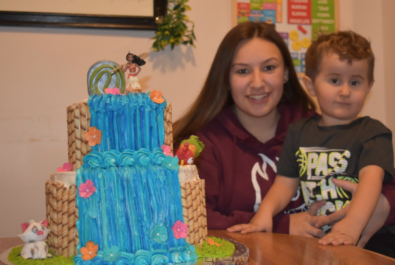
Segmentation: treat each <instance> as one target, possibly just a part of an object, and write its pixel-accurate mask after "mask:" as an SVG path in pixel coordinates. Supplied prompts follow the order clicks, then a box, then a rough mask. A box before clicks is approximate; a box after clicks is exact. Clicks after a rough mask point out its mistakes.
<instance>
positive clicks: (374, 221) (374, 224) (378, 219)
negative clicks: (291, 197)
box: [315, 179, 390, 247]
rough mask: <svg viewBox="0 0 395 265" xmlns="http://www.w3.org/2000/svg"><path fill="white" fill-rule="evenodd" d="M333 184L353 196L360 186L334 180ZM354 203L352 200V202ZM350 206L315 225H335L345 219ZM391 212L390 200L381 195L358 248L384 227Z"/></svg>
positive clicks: (319, 220) (321, 218)
mask: <svg viewBox="0 0 395 265" xmlns="http://www.w3.org/2000/svg"><path fill="white" fill-rule="evenodd" d="M332 181H333V183H334V184H335V185H336V186H338V187H341V188H343V189H345V190H348V191H350V192H351V193H352V194H353V195H354V193H355V191H356V190H357V187H358V184H356V183H352V182H350V181H345V180H339V179H332ZM351 203H352V200H351ZM348 208H349V207H348V205H347V206H346V207H344V208H343V209H341V210H339V211H337V212H334V213H333V214H330V215H328V216H325V217H320V218H319V219H318V221H317V222H316V223H315V227H317V228H318V227H322V226H324V225H328V224H334V223H336V222H338V221H340V220H342V219H343V218H344V216H346V214H347V211H348ZM389 212H390V205H389V202H388V200H387V199H386V198H385V196H384V195H383V194H380V198H379V201H378V203H377V205H376V209H375V210H374V212H373V214H372V216H371V218H370V219H369V222H368V224H367V225H366V227H365V229H364V230H363V232H362V234H361V237H360V239H359V241H358V243H357V247H364V246H365V245H366V243H367V242H368V241H369V239H370V238H371V237H372V236H373V235H374V234H375V233H376V232H377V231H378V230H379V229H380V228H381V227H382V226H383V225H384V223H385V220H387V217H388V214H389Z"/></svg>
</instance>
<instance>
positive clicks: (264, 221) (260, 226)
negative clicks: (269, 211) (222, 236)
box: [226, 215, 273, 234]
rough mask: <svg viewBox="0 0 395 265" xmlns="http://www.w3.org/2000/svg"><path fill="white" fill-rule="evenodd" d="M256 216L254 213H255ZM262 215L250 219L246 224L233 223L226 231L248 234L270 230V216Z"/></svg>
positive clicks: (271, 226) (271, 222) (271, 220)
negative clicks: (261, 216) (257, 218)
mask: <svg viewBox="0 0 395 265" xmlns="http://www.w3.org/2000/svg"><path fill="white" fill-rule="evenodd" d="M255 216H256V215H255ZM268 216H269V215H267V216H264V217H263V218H260V220H256V218H255V220H254V218H253V219H252V220H251V222H250V223H248V224H239V225H234V226H231V227H229V228H228V229H226V231H228V232H232V233H233V232H240V233H241V234H248V233H253V232H269V233H270V232H272V230H273V218H272V217H271V216H270V217H268Z"/></svg>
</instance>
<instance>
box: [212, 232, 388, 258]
mask: <svg viewBox="0 0 395 265" xmlns="http://www.w3.org/2000/svg"><path fill="white" fill-rule="evenodd" d="M209 235H211V236H219V237H226V238H231V239H233V240H236V241H238V242H240V243H243V244H244V245H246V246H247V247H248V248H249V249H250V258H249V262H248V264H249V265H269V264H280V265H293V264H295V265H302V264H306V265H316V264H317V265H318V264H328V265H329V264H341V265H347V264H353V265H361V264H367V265H373V264H380V265H387V264H395V259H391V258H389V257H387V256H383V255H380V254H377V253H374V252H370V251H368V250H364V249H361V248H357V247H352V246H321V245H319V244H318V242H317V241H318V239H315V238H307V237H300V236H290V235H285V234H270V233H252V234H247V235H242V234H239V233H228V232H226V231H222V230H221V231H219V230H218V231H215V230H211V231H209Z"/></svg>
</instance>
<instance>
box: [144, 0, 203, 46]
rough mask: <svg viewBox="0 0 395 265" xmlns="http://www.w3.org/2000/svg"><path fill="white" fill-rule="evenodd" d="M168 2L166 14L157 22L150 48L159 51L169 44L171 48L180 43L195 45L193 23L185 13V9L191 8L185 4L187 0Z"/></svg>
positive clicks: (171, 0)
mask: <svg viewBox="0 0 395 265" xmlns="http://www.w3.org/2000/svg"><path fill="white" fill-rule="evenodd" d="M168 2H169V4H168V7H167V13H166V16H165V17H164V19H163V21H162V22H160V23H158V29H157V31H156V35H155V37H154V38H153V39H154V40H155V41H154V43H153V44H152V49H154V51H160V50H164V49H165V48H166V46H167V45H169V46H170V48H171V49H172V50H173V49H174V47H175V46H177V45H180V44H184V45H188V44H189V45H191V46H193V47H195V46H194V43H193V41H194V40H196V36H195V32H194V29H195V23H193V22H192V21H190V20H189V18H188V16H186V15H185V11H189V10H191V7H190V6H188V5H186V3H187V2H188V0H169V1H168ZM188 24H189V25H191V29H188V26H187V25H188Z"/></svg>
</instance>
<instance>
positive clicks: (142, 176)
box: [46, 57, 207, 265]
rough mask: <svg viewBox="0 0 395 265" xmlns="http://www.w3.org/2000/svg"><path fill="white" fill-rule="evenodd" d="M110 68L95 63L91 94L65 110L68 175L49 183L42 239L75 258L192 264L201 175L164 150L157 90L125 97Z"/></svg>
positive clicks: (201, 229)
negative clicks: (45, 232) (46, 226)
mask: <svg viewBox="0 0 395 265" xmlns="http://www.w3.org/2000/svg"><path fill="white" fill-rule="evenodd" d="M127 58H128V57H127ZM128 67H129V71H132V70H131V69H132V68H131V67H130V66H128ZM117 68H118V69H122V66H118V65H117V64H115V63H113V62H109V61H107V62H98V63H96V64H95V65H94V66H93V69H92V68H91V69H90V71H89V73H90V74H88V86H89V93H90V96H89V100H88V101H82V102H78V103H76V104H73V105H72V106H70V107H68V109H67V121H68V143H69V164H67V165H70V167H72V170H75V171H68V172H58V173H56V174H53V175H52V176H51V179H50V180H49V181H47V183H46V204H47V206H46V207H47V220H48V223H49V228H50V229H51V232H50V234H49V236H48V245H49V247H50V249H51V250H52V251H53V252H54V253H55V254H57V255H63V256H65V257H67V256H75V257H74V262H75V263H76V264H125V265H126V264H178V263H188V262H194V261H196V259H197V255H196V253H195V248H194V246H193V245H194V244H198V243H202V242H203V240H204V239H205V238H206V236H207V224H206V223H207V221H206V210H205V198H204V181H203V180H200V179H199V177H198V175H197V170H196V167H195V166H186V167H181V168H182V170H180V166H179V165H178V158H177V157H172V156H171V151H172V124H171V105H170V104H167V102H166V100H165V99H164V98H163V97H162V94H161V93H160V92H158V91H151V92H149V93H142V92H141V91H134V92H131V93H124V91H125V80H124V79H123V78H124V77H123V74H122V75H116V74H115V75H112V73H111V71H114V69H117ZM92 75H93V76H92ZM133 77H134V79H133V82H136V81H135V79H136V78H135V76H133ZM103 84H105V85H103ZM116 86H121V88H120V89H118V88H117V87H116ZM106 87H107V88H106ZM67 165H65V166H64V167H63V168H60V169H59V171H67V170H68V169H67ZM179 172H180V173H179ZM179 175H180V176H179Z"/></svg>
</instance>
